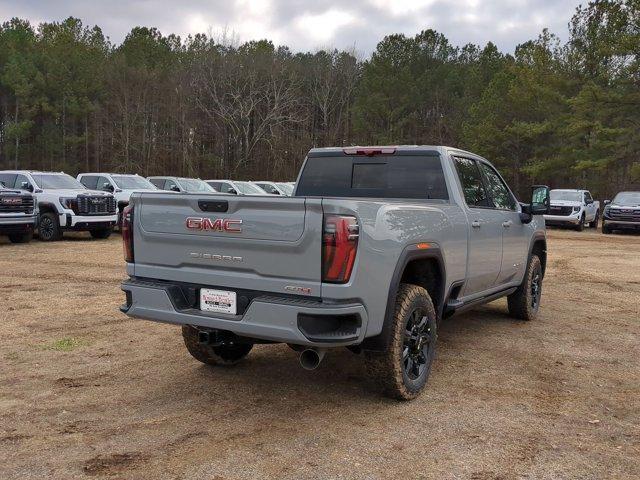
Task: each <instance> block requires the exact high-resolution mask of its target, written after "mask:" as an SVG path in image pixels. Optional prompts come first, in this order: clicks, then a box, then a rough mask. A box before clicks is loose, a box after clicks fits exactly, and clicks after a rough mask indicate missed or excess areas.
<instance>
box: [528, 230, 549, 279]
mask: <svg viewBox="0 0 640 480" xmlns="http://www.w3.org/2000/svg"><path fill="white" fill-rule="evenodd" d="M534 254H535V255H537V256H538V258H539V259H540V263H541V264H542V276H543V277H544V275H545V272H546V271H547V237H546V236H545V235H544V234H543V233H540V234H536V235H534V236H533V238H532V239H531V244H530V245H529V255H528V256H527V259H529V258H531V255H534Z"/></svg>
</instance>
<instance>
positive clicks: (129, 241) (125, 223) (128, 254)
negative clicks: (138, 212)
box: [120, 205, 133, 263]
mask: <svg viewBox="0 0 640 480" xmlns="http://www.w3.org/2000/svg"><path fill="white" fill-rule="evenodd" d="M120 233H121V234H122V246H123V247H124V261H125V262H127V263H133V205H127V206H126V207H125V208H124V210H122V224H121V225H120Z"/></svg>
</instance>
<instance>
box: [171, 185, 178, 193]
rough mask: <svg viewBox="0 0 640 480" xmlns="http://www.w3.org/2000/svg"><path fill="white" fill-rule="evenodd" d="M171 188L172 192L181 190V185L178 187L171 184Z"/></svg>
mask: <svg viewBox="0 0 640 480" xmlns="http://www.w3.org/2000/svg"><path fill="white" fill-rule="evenodd" d="M169 190H171V191H172V192H179V191H180V187H178V186H177V185H171V187H169Z"/></svg>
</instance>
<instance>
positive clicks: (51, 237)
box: [38, 212, 62, 242]
mask: <svg viewBox="0 0 640 480" xmlns="http://www.w3.org/2000/svg"><path fill="white" fill-rule="evenodd" d="M38 237H39V238H40V240H41V241H43V242H55V241H57V240H60V239H61V238H62V230H61V229H60V223H59V222H58V216H57V215H56V214H55V213H52V212H46V213H43V214H41V215H40V218H39V219H38Z"/></svg>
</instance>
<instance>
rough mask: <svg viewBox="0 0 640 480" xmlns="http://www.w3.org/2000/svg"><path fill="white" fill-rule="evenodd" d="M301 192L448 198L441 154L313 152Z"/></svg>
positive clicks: (299, 192)
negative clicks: (335, 153)
mask: <svg viewBox="0 0 640 480" xmlns="http://www.w3.org/2000/svg"><path fill="white" fill-rule="evenodd" d="M296 195H297V196H327V197H368V198H416V199H433V200H448V199H449V194H448V190H447V184H446V181H445V178H444V173H443V170H442V163H441V160H440V156H439V155H425V154H418V155H398V154H396V155H380V156H373V157H367V156H349V155H337V156H328V157H327V156H317V157H315V156H310V157H308V158H307V162H306V164H305V167H304V170H303V172H302V175H301V177H300V182H299V183H298V187H297V190H296Z"/></svg>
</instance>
